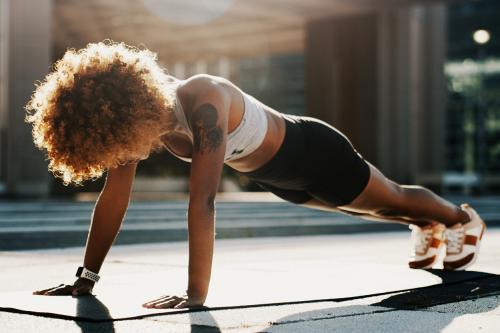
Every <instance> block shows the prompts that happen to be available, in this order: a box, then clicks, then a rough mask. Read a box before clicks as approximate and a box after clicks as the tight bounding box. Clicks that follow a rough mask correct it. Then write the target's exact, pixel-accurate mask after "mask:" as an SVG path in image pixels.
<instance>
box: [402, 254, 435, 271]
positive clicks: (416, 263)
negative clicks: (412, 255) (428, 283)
mask: <svg viewBox="0 0 500 333" xmlns="http://www.w3.org/2000/svg"><path fill="white" fill-rule="evenodd" d="M434 260H436V256H432V257H429V258H427V259H423V260H419V261H410V262H409V263H408V265H409V266H410V268H414V269H418V268H422V267H427V266H429V265H430V264H432V263H433V262H434Z"/></svg>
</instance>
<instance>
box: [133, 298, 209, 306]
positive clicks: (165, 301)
mask: <svg viewBox="0 0 500 333" xmlns="http://www.w3.org/2000/svg"><path fill="white" fill-rule="evenodd" d="M142 306H143V307H145V308H148V309H184V308H194V307H201V306H203V302H200V301H195V300H193V299H190V298H189V297H188V296H187V295H183V296H175V295H166V296H162V297H160V298H158V299H155V300H153V301H150V302H147V303H144V304H143V305H142Z"/></svg>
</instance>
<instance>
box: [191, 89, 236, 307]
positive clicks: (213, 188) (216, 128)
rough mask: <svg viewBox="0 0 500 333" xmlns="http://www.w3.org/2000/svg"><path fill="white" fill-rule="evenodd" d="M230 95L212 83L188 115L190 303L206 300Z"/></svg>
mask: <svg viewBox="0 0 500 333" xmlns="http://www.w3.org/2000/svg"><path fill="white" fill-rule="evenodd" d="M229 103H230V101H229V95H228V94H227V92H226V91H225V90H224V87H219V86H217V85H215V86H211V88H210V89H208V91H207V94H206V95H204V96H200V98H199V99H198V101H196V104H195V106H194V108H193V111H192V112H191V113H190V114H189V115H188V119H189V122H190V125H191V128H192V131H193V141H194V143H193V155H192V164H191V175H190V180H189V208H188V229H189V283H188V290H187V293H188V296H189V303H190V305H200V304H203V303H204V302H205V299H206V296H207V293H208V285H209V282H210V274H211V269H212V257H213V246H214V236H215V202H214V200H215V195H216V193H217V189H218V187H219V181H220V177H221V173H222V168H223V165H224V154H225V149H226V138H227V126H228V125H227V122H228V109H229Z"/></svg>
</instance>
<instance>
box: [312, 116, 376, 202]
mask: <svg viewBox="0 0 500 333" xmlns="http://www.w3.org/2000/svg"><path fill="white" fill-rule="evenodd" d="M303 128H304V137H305V142H306V148H307V159H306V160H305V161H304V163H305V165H306V168H305V170H306V174H307V175H308V177H310V179H311V180H312V181H311V185H309V186H307V187H306V188H305V189H306V190H307V191H308V192H309V194H311V196H312V197H313V198H315V199H318V200H319V201H322V202H325V203H327V204H329V205H331V206H342V205H346V204H347V203H350V202H352V201H353V200H354V199H355V198H356V197H357V196H358V195H359V194H360V193H361V192H362V191H363V189H364V188H365V187H366V185H367V183H368V181H369V178H370V167H369V165H368V163H367V162H366V161H365V159H364V158H363V156H362V155H361V154H360V153H358V152H357V151H356V149H355V148H354V146H353V145H352V143H351V142H350V140H349V139H348V138H347V137H346V136H345V135H344V134H343V133H342V132H340V131H339V130H338V129H336V128H334V127H333V126H330V125H328V124H326V123H324V122H321V121H318V120H315V119H311V120H309V119H306V120H305V121H304V123H303Z"/></svg>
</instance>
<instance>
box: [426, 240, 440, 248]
mask: <svg viewBox="0 0 500 333" xmlns="http://www.w3.org/2000/svg"><path fill="white" fill-rule="evenodd" d="M439 245H441V240H440V239H437V238H432V241H431V245H429V246H430V247H433V248H436V249H437V248H438V247H439Z"/></svg>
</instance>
